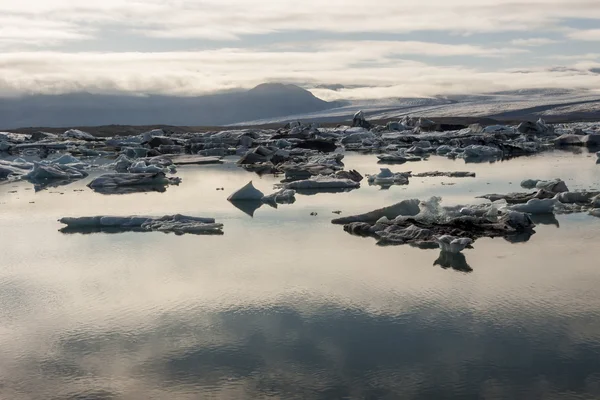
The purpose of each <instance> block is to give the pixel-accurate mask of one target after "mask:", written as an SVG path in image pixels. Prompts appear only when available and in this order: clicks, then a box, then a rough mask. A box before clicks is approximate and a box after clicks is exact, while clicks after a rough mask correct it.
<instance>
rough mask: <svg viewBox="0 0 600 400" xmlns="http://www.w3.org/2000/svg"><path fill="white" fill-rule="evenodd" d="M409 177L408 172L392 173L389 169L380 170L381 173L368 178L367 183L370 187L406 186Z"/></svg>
mask: <svg viewBox="0 0 600 400" xmlns="http://www.w3.org/2000/svg"><path fill="white" fill-rule="evenodd" d="M409 177H410V172H398V173H393V172H392V171H390V170H389V168H381V172H379V173H378V174H377V175H371V176H369V177H368V181H369V184H370V185H381V186H388V185H389V186H391V185H408V178H409Z"/></svg>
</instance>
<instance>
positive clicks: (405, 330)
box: [0, 150, 600, 400]
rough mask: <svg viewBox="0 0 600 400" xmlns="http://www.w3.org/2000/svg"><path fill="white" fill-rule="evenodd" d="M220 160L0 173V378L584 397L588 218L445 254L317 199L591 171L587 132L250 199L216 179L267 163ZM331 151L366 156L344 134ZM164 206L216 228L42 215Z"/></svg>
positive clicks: (486, 188)
mask: <svg viewBox="0 0 600 400" xmlns="http://www.w3.org/2000/svg"><path fill="white" fill-rule="evenodd" d="M236 160H237V159H236V158H233V157H232V158H226V163H225V164H222V165H204V166H185V167H179V168H178V173H177V176H179V177H180V178H181V179H182V184H181V185H179V186H169V187H168V189H167V190H166V191H165V192H162V193H161V192H149V193H132V194H123V195H104V194H100V193H95V192H93V191H92V190H90V189H89V188H88V187H86V184H87V183H89V181H90V180H91V179H93V178H94V176H97V175H99V174H100V172H98V171H91V173H90V176H89V177H88V178H86V179H83V180H80V181H76V182H73V183H71V184H69V185H66V186H60V187H49V188H46V189H44V190H40V191H35V190H34V188H33V185H32V184H31V183H28V182H26V181H18V182H11V183H5V184H3V185H0V210H1V212H0V237H1V238H2V240H1V241H0V251H1V254H2V262H1V263H0V349H2V350H1V351H2V356H1V357H0V397H1V398H6V399H14V400H20V399H32V398H39V399H138V398H139V399H142V398H152V399H175V398H176V399H198V398H202V399H210V398H227V399H234V398H235V399H238V398H292V399H293V398H322V399H331V398H336V399H337V398H373V399H375V398H388V399H397V398H406V399H444V398H461V399H535V398H552V399H563V398H564V399H591V398H598V397H600V319H599V316H600V315H599V313H600V312H599V311H598V310H600V292H599V291H598V286H599V284H600V263H599V261H598V260H600V247H599V246H598V238H599V237H600V219H597V218H595V217H592V216H589V215H587V213H576V214H569V215H557V216H556V217H552V216H550V217H537V218H534V222H535V223H536V227H535V232H536V233H535V234H534V235H533V236H531V238H530V239H529V240H528V241H524V242H518V243H513V242H509V241H507V240H505V239H503V238H495V239H486V238H483V239H479V240H477V241H476V242H475V244H474V245H473V248H472V249H465V250H464V251H463V252H462V253H461V254H459V255H457V256H455V257H450V258H449V257H444V255H443V254H440V250H439V249H436V250H422V249H418V248H415V247H411V246H407V245H406V246H378V245H377V244H376V241H375V240H373V239H371V238H361V237H356V236H351V235H349V234H348V233H346V232H344V230H343V229H342V227H341V226H339V225H333V224H331V220H332V219H333V218H335V217H337V215H336V214H333V212H334V211H341V214H340V215H341V216H347V215H352V214H357V213H362V212H367V211H371V210H374V209H376V208H380V207H384V206H388V205H391V204H394V203H397V202H399V201H401V200H404V199H409V198H418V199H427V198H429V197H431V196H440V197H442V199H443V204H444V205H455V204H474V203H477V202H478V201H479V202H483V200H477V199H475V197H476V196H479V195H483V194H486V193H508V192H516V191H523V190H522V189H521V188H520V186H519V184H520V182H521V181H522V180H523V179H526V178H540V179H553V178H562V179H563V180H564V181H565V182H566V183H567V185H568V186H569V189H571V190H572V191H573V190H588V189H593V188H599V187H600V180H599V179H598V176H600V175H599V171H600V170H599V168H600V165H596V156H595V154H594V153H593V152H588V151H587V150H577V151H558V150H556V151H550V152H544V153H539V154H536V155H533V156H530V157H520V158H514V159H511V160H506V161H498V162H493V163H488V162H484V163H469V164H465V162H464V160H450V159H447V158H443V157H438V156H431V157H430V158H429V159H427V160H426V161H422V162H418V163H407V164H403V165H397V166H395V165H392V166H389V168H390V169H391V170H392V171H394V172H402V171H413V172H414V173H417V172H425V171H435V170H438V171H472V172H475V173H476V178H446V177H439V178H411V180H410V183H409V184H408V185H404V186H392V187H390V188H389V189H387V190H382V189H381V188H380V187H377V186H369V185H368V184H367V183H366V181H363V183H362V185H361V188H360V189H357V190H353V191H350V192H344V193H335V194H328V193H320V194H317V195H310V196H308V195H301V194H298V195H296V202H295V203H294V204H291V205H279V206H278V207H277V208H273V207H270V206H268V205H263V206H261V207H260V208H258V209H256V210H250V211H248V210H240V209H238V208H236V207H234V206H233V205H232V204H231V203H230V202H228V201H227V200H226V199H227V197H228V196H229V195H230V194H231V193H233V192H234V191H235V190H237V189H239V188H240V187H242V186H244V185H245V184H246V183H248V181H250V180H252V181H253V183H254V186H255V187H257V188H258V189H260V190H262V191H263V192H265V193H271V192H272V191H273V185H274V184H276V183H278V182H279V181H280V178H276V177H274V176H272V175H263V176H262V177H260V176H258V175H257V174H255V173H250V172H247V171H244V170H243V169H241V168H239V167H238V166H236V165H235V161H236ZM344 164H345V166H346V169H347V170H350V169H356V170H357V171H360V172H361V173H363V174H375V173H377V172H379V168H380V167H382V166H381V165H379V164H377V158H376V157H375V156H374V155H360V154H356V153H347V154H346V156H345V158H344ZM221 188H223V189H224V190H217V189H221ZM177 213H179V214H184V215H193V216H201V217H211V218H215V219H216V220H217V221H218V222H220V223H223V224H224V234H223V235H222V236H196V235H183V236H177V235H173V234H163V233H160V232H150V233H139V232H126V233H112V234H111V233H89V234H80V233H70V234H68V233H62V232H60V231H59V229H60V228H62V226H61V224H60V223H58V219H59V218H61V217H65V216H89V215H134V214H136V215H140V214H141V215H157V216H162V215H171V214H177ZM249 214H253V216H250V215H249ZM311 214H312V215H311Z"/></svg>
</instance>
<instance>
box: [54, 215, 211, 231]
mask: <svg viewBox="0 0 600 400" xmlns="http://www.w3.org/2000/svg"><path fill="white" fill-rule="evenodd" d="M59 222H60V223H62V224H65V225H67V226H66V227H65V228H62V229H61V232H64V233H94V232H110V233H119V232H128V231H139V232H164V233H175V234H177V235H182V234H186V233H188V234H195V235H222V234H223V224H219V223H216V222H215V220H214V218H200V217H190V216H186V215H180V214H176V215H167V216H164V217H148V216H126V217H118V216H96V217H77V218H70V217H65V218H61V219H60V220H59Z"/></svg>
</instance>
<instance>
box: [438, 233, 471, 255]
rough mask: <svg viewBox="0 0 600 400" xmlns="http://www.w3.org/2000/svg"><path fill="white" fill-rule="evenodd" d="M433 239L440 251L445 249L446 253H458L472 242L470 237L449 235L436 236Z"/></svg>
mask: <svg viewBox="0 0 600 400" xmlns="http://www.w3.org/2000/svg"><path fill="white" fill-rule="evenodd" d="M435 241H436V242H437V244H438V245H439V246H440V249H441V250H442V251H446V252H448V253H460V252H461V251H463V250H464V249H465V248H466V247H467V246H469V245H471V244H472V243H473V240H472V239H469V238H461V237H455V236H451V235H442V236H437V237H436V238H435Z"/></svg>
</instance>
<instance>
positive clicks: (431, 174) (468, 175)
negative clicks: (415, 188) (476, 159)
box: [412, 171, 475, 178]
mask: <svg viewBox="0 0 600 400" xmlns="http://www.w3.org/2000/svg"><path fill="white" fill-rule="evenodd" d="M412 176H414V177H415V178H425V177H441V176H443V177H446V178H475V172H464V171H453V172H440V171H431V172H421V173H418V174H412Z"/></svg>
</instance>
